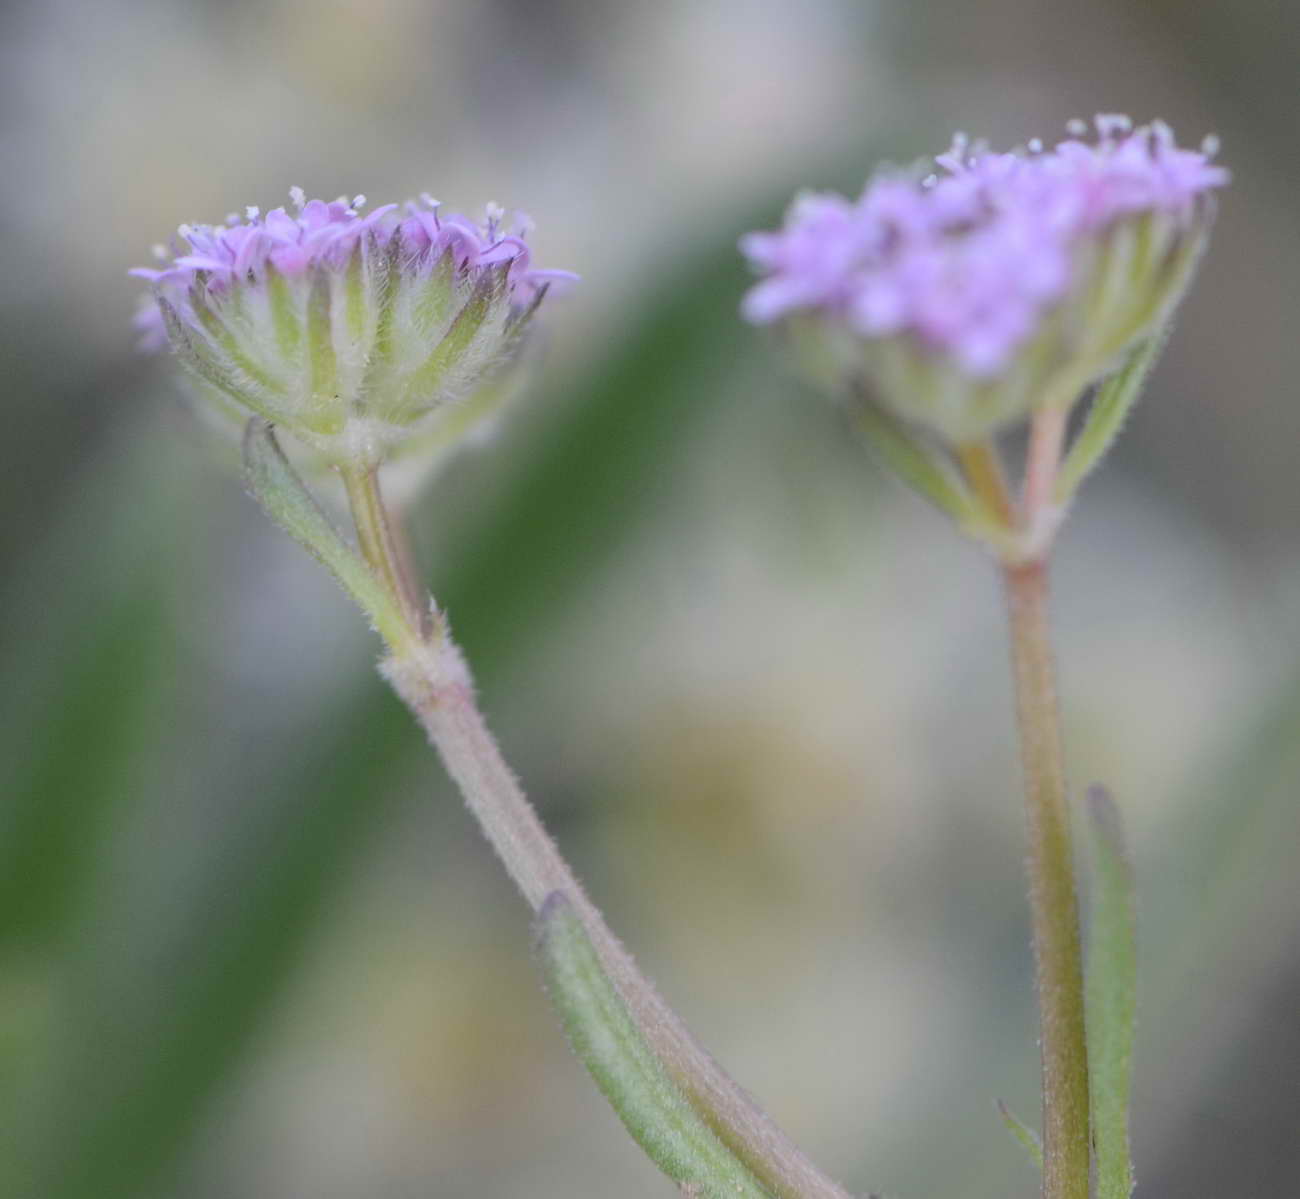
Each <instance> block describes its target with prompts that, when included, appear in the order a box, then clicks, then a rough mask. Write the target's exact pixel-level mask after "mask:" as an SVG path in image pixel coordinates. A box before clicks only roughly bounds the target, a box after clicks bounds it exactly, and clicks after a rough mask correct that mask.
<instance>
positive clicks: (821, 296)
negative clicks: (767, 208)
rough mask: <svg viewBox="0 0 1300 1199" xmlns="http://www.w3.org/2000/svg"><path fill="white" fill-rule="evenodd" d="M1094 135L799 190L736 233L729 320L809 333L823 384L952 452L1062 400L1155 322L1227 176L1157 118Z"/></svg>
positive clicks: (1205, 152) (1179, 282)
mask: <svg viewBox="0 0 1300 1199" xmlns="http://www.w3.org/2000/svg"><path fill="white" fill-rule="evenodd" d="M1096 130H1097V137H1096V140H1095V141H1085V140H1083V137H1084V135H1085V133H1086V128H1085V127H1084V126H1083V125H1082V123H1081V122H1071V126H1070V132H1071V134H1072V136H1071V137H1070V139H1069V140H1067V141H1064V142H1062V143H1060V144H1059V145H1058V146H1057V147H1056V148H1055V149H1054V150H1050V151H1045V150H1044V149H1043V147H1042V145H1041V144H1040V143H1038V142H1031V143H1030V145H1029V146H1028V147H1027V148H1026V149H1024V150H1018V151H1015V152H1012V153H1005V154H1002V153H994V152H992V151H990V150H988V149H987V148H986V147H985V146H983V145H974V146H971V145H969V144H968V143H967V142H966V140H965V138H963V137H961V136H960V135H959V136H958V137H957V138H956V139H955V141H954V144H953V147H952V149H951V150H949V151H948V152H947V153H946V154H942V155H940V156H939V157H938V158H937V159H936V160H935V162H936V164H937V167H938V168H939V169H938V172H936V173H933V174H925V173H924V172H923V171H922V170H913V171H889V172H884V173H881V174H879V175H877V176H876V177H875V178H874V179H873V180H871V182H869V183H868V185H867V187H866V190H865V191H864V192H863V194H862V196H861V197H860V198H859V199H858V200H857V201H856V202H854V201H850V200H847V199H845V198H844V197H842V196H837V195H825V194H809V195H804V196H801V197H799V198H798V199H797V200H796V201H795V203H794V205H793V207H792V208H791V210H790V213H789V215H788V216H787V218H786V223H785V226H784V228H782V229H781V230H779V231H777V232H774V233H751V234H748V235H747V236H746V237H744V238H743V239H742V240H741V249H742V250H743V252H744V253H745V255H746V256H747V257H748V258H749V260H750V262H751V264H752V265H753V266H754V268H755V269H756V271H757V272H758V273H759V275H760V276H761V278H760V281H759V282H758V283H757V284H756V285H755V286H754V287H753V288H752V289H751V290H750V292H749V293H748V294H747V295H746V296H745V299H744V302H743V307H742V311H743V313H744V315H745V316H746V317H747V318H748V319H749V320H751V321H753V322H755V323H757V324H769V323H774V322H782V323H785V324H786V325H788V326H790V327H791V328H793V329H795V330H796V331H799V332H802V333H804V334H809V335H811V336H812V338H813V339H814V340H815V341H816V342H817V343H818V344H817V346H816V347H815V352H816V354H818V355H821V356H822V357H823V358H825V357H826V356H827V355H829V356H830V357H831V358H832V359H833V360H834V366H833V367H832V368H831V369H832V373H833V374H834V375H836V376H837V377H842V376H843V375H844V374H845V371H846V370H847V371H848V372H849V373H850V374H853V375H855V376H857V379H858V383H859V385H861V386H866V387H868V388H869V389H870V390H871V391H872V393H873V394H874V395H875V396H876V397H877V398H878V399H880V401H881V402H883V403H885V404H887V405H888V406H890V407H892V408H894V409H895V410H896V411H898V412H899V413H900V414H901V415H904V416H907V417H909V418H911V419H918V420H921V421H923V422H924V423H927V424H929V425H931V426H932V427H933V428H935V429H936V431H938V432H940V433H942V434H943V435H945V436H946V437H948V438H949V439H950V440H953V441H962V440H968V439H971V438H974V437H978V436H982V435H983V434H985V433H987V432H988V431H990V430H992V429H994V428H996V427H997V426H999V425H1002V424H1005V423H1007V422H1009V421H1011V420H1015V419H1017V418H1018V417H1020V416H1022V415H1024V414H1025V413H1026V412H1028V411H1029V410H1030V409H1031V408H1033V407H1036V406H1038V405H1040V404H1047V403H1058V404H1069V403H1072V402H1073V400H1074V399H1076V398H1077V396H1078V395H1079V394H1080V393H1081V392H1082V391H1083V390H1085V389H1086V388H1087V386H1088V385H1089V384H1090V383H1091V382H1094V381H1095V380H1096V379H1097V378H1099V377H1100V376H1102V375H1104V374H1106V373H1107V372H1108V371H1110V370H1112V369H1114V367H1115V366H1116V365H1117V364H1118V363H1119V362H1120V361H1121V360H1122V359H1123V356H1124V354H1125V353H1126V352H1127V351H1128V350H1130V349H1131V348H1132V347H1133V346H1134V345H1135V344H1137V343H1138V342H1141V341H1143V340H1145V339H1146V338H1147V337H1149V336H1151V335H1152V333H1153V332H1154V331H1155V330H1156V329H1157V328H1159V327H1160V326H1161V325H1162V324H1163V323H1164V322H1165V321H1166V320H1167V319H1168V316H1169V314H1170V312H1171V311H1172V309H1173V307H1174V305H1175V304H1176V303H1177V301H1178V299H1179V298H1180V297H1181V295H1182V292H1183V290H1184V289H1185V287H1186V284H1187V282H1188V280H1189V278H1190V275H1191V270H1192V267H1193V266H1194V265H1195V262H1196V259H1197V257H1198V256H1199V253H1200V250H1201V248H1202V247H1203V245H1204V242H1205V237H1206V234H1207V232H1208V228H1209V224H1210V218H1211V216H1212V212H1213V199H1212V195H1211V193H1212V192H1213V191H1214V189H1216V188H1218V187H1221V186H1222V185H1223V184H1225V183H1226V182H1227V180H1228V173H1227V171H1225V170H1224V169H1223V168H1222V167H1219V166H1216V165H1215V164H1214V163H1213V162H1212V161H1211V155H1212V153H1213V146H1212V145H1210V144H1208V143H1207V145H1206V146H1205V147H1204V148H1203V149H1202V150H1200V151H1194V150H1184V149H1180V148H1179V147H1178V146H1177V145H1176V144H1175V142H1174V139H1173V134H1172V133H1171V131H1170V130H1169V128H1168V126H1166V125H1164V124H1162V123H1160V122H1156V123H1154V124H1152V125H1149V126H1145V127H1143V128H1140V129H1133V128H1132V126H1131V124H1130V122H1129V121H1128V120H1127V119H1126V118H1124V117H1119V116H1099V117H1098V118H1097V119H1096Z"/></svg>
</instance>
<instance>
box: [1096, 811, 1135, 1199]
mask: <svg viewBox="0 0 1300 1199" xmlns="http://www.w3.org/2000/svg"><path fill="white" fill-rule="evenodd" d="M1088 817H1089V819H1088V828H1089V833H1090V840H1091V842H1092V872H1093V887H1092V920H1091V926H1090V928H1089V932H1088V962H1087V975H1086V980H1085V988H1086V1016H1087V1029H1088V1080H1089V1088H1090V1091H1091V1096H1092V1128H1093V1149H1094V1152H1095V1153H1096V1161H1097V1199H1129V1196H1130V1195H1131V1194H1132V1192H1133V1166H1132V1161H1131V1158H1130V1154H1129V1131H1128V1125H1129V1112H1128V1109H1129V1090H1130V1084H1131V1079H1132V1060H1133V1025H1134V1018H1135V1016H1136V1013H1137V951H1136V942H1135V933H1134V910H1133V908H1134V905H1133V871H1132V868H1131V866H1130V865H1129V862H1128V859H1127V857H1126V855H1125V851H1124V843H1123V835H1122V832H1121V827H1120V817H1119V809H1118V808H1117V807H1116V806H1115V802H1114V800H1112V799H1111V797H1110V795H1109V794H1108V793H1107V792H1106V791H1105V790H1104V789H1103V788H1101V787H1093V788H1091V789H1090V790H1089V792H1088Z"/></svg>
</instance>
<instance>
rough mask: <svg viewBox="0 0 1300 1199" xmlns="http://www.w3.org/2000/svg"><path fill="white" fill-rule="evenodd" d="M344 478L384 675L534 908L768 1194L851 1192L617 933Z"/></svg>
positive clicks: (835, 1195) (366, 506)
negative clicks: (555, 903) (551, 915)
mask: <svg viewBox="0 0 1300 1199" xmlns="http://www.w3.org/2000/svg"><path fill="white" fill-rule="evenodd" d="M341 473H342V475H343V481H344V484H345V486H346V488H347V493H348V499H349V502H350V504H351V506H352V513H353V517H354V520H355V522H356V527H357V540H358V543H359V545H360V548H361V551H362V554H363V555H364V557H365V559H366V562H367V563H368V565H369V566H370V569H371V570H372V571H373V572H374V574H375V576H376V577H377V578H378V579H379V580H380V582H381V583H382V584H383V586H384V587H385V588H386V589H387V590H388V591H390V593H391V594H393V595H394V596H396V597H397V598H398V599H399V601H400V604H401V607H402V611H403V615H404V617H405V624H406V630H404V632H403V635H401V636H399V637H393V636H388V642H389V651H390V652H389V655H388V657H387V658H385V659H384V661H383V663H382V664H381V669H382V671H383V674H384V676H385V677H386V678H387V679H388V681H389V682H390V683H391V684H392V686H393V688H394V690H395V691H396V692H397V694H398V695H399V696H400V697H401V699H402V700H403V701H404V702H405V703H406V705H407V707H409V708H410V710H411V712H412V713H413V714H414V716H415V718H416V719H417V720H418V721H419V722H420V724H421V725H422V726H423V727H424V730H425V732H426V733H427V734H428V736H429V740H430V742H431V743H432V744H433V746H434V748H435V749H436V750H437V751H438V753H439V755H440V756H441V758H442V761H443V763H444V765H445V766H446V768H447V772H448V773H449V774H450V775H451V777H452V779H453V780H454V781H455V783H456V784H457V786H458V787H459V788H460V790H461V793H462V794H463V795H464V797H465V801H466V803H467V804H468V806H469V808H470V810H471V812H472V813H473V814H474V816H475V817H476V818H477V819H478V822H479V824H480V826H481V827H482V829H483V832H484V833H485V834H486V836H487V839H488V841H489V842H490V843H491V844H492V847H493V848H494V849H495V850H496V852H497V854H498V856H499V857H500V858H501V861H502V862H503V863H504V864H505V867H506V870H507V872H508V873H509V874H510V877H511V878H512V879H513V880H514V882H515V884H516V885H517V886H518V887H519V890H520V891H521V892H522V893H523V896H524V898H525V899H526V900H527V901H528V904H529V906H530V907H531V908H532V909H533V910H534V911H537V910H539V909H540V908H541V906H542V904H543V902H544V901H545V899H546V897H547V896H548V895H550V894H551V893H552V892H556V891H558V892H561V893H562V894H563V895H564V896H565V897H566V898H567V899H568V900H569V902H570V903H571V904H572V905H573V908H574V910H575V911H576V912H577V913H578V915H579V917H580V918H581V920H582V922H583V925H584V927H585V928H586V930H587V935H588V936H589V937H590V939H591V941H592V943H593V945H594V946H595V949H596V952H597V954H598V955H599V957H600V960H601V963H602V965H603V967H604V969H605V970H606V972H607V973H608V974H609V977H610V979H611V981H612V982H613V983H614V985H615V987H617V989H618V992H619V994H620V996H621V997H622V999H623V1002H624V1003H626V1004H627V1006H628V1009H629V1011H630V1012H631V1015H632V1017H633V1019H634V1020H635V1021H636V1023H637V1025H638V1027H639V1028H640V1030H641V1033H642V1035H643V1036H644V1037H645V1038H646V1039H647V1041H648V1042H649V1043H650V1045H651V1046H652V1048H653V1050H654V1051H655V1053H656V1055H657V1056H658V1057H659V1059H660V1061H661V1062H662V1064H663V1066H664V1068H665V1069H666V1070H667V1072H668V1074H669V1076H670V1077H671V1078H672V1079H673V1081H674V1082H675V1083H676V1084H677V1086H678V1087H680V1088H681V1090H682V1091H683V1092H684V1093H685V1095H686V1097H687V1099H688V1101H689V1102H690V1103H691V1105H692V1107H694V1108H695V1110H696V1111H697V1112H698V1113H699V1115H700V1116H701V1117H702V1118H703V1119H704V1120H705V1122H706V1123H707V1124H708V1125H709V1126H710V1127H711V1128H712V1129H713V1131H714V1132H715V1133H716V1134H717V1136H718V1137H719V1138H720V1139H721V1140H722V1141H723V1142H724V1143H725V1144H726V1145H727V1146H728V1147H729V1148H730V1149H731V1151H732V1152H733V1153H734V1154H735V1155H736V1156H737V1157H738V1158H739V1159H740V1160H741V1161H742V1162H743V1163H744V1165H745V1166H746V1167H747V1168H748V1169H749V1170H750V1171H751V1172H752V1173H753V1175H754V1176H755V1178H757V1179H758V1181H759V1182H760V1183H761V1184H762V1185H763V1186H764V1187H765V1188H766V1189H767V1190H768V1191H770V1192H771V1193H772V1194H773V1195H774V1196H776V1197H777V1199H849V1196H848V1193H847V1192H846V1191H844V1190H843V1189H842V1188H841V1187H839V1186H838V1185H837V1184H836V1183H834V1182H832V1181H831V1180H830V1179H829V1178H827V1177H826V1176H825V1175H824V1174H822V1173H821V1172H820V1171H819V1170H818V1169H817V1168H816V1166H814V1165H813V1164H812V1162H810V1161H809V1160H808V1158H807V1157H805V1156H804V1154H803V1153H802V1152H801V1151H800V1150H799V1148H798V1147H797V1146H796V1145H795V1144H794V1143H793V1142H792V1141H791V1140H790V1139H789V1138H788V1137H787V1136H786V1135H785V1133H783V1132H782V1131H781V1130H780V1129H779V1128H778V1127H777V1126H776V1125H775V1124H774V1123H773V1122H772V1120H771V1118H770V1117H769V1116H768V1115H767V1114H766V1113H765V1112H764V1111H763V1110H762V1108H760V1107H759V1106H758V1105H757V1104H756V1103H755V1102H754V1101H753V1099H751V1098H750V1097H749V1095H747V1094H746V1093H745V1091H744V1090H743V1089H742V1088H741V1087H740V1086H738V1085H737V1084H736V1083H735V1082H734V1081H733V1080H732V1079H731V1078H730V1077H729V1076H728V1075H727V1073H726V1072H725V1071H724V1070H723V1069H722V1068H721V1067H720V1066H719V1065H718V1064H717V1062H715V1061H714V1060H713V1058H712V1057H711V1056H710V1055H709V1054H708V1052H707V1051H706V1050H705V1049H703V1047H701V1046H700V1045H699V1043H698V1042H697V1041H696V1040H695V1039H694V1038H693V1037H692V1036H691V1034H690V1032H689V1030H688V1029H687V1028H686V1026H685V1025H684V1024H683V1023H682V1021H681V1019H680V1018H679V1017H678V1016H677V1014H676V1013H675V1012H674V1011H673V1010H672V1009H671V1008H670V1007H669V1006H668V1005H667V1004H666V1003H665V1002H664V1001H663V999H662V998H661V997H660V995H659V993H658V992H657V991H656V990H655V988H654V986H653V985H652V984H651V983H650V982H649V981H648V980H647V979H646V978H645V977H644V976H643V975H642V974H641V972H640V971H639V970H638V969H637V966H636V963H635V962H634V961H633V960H632V957H631V955H630V954H629V953H628V952H627V950H626V949H624V948H623V946H622V944H621V943H620V942H619V940H618V938H617V937H615V936H614V934H613V933H612V932H611V931H610V929H609V927H608V925H606V923H605V920H604V918H603V917H602V916H601V914H600V912H599V911H598V910H597V908H596V906H595V905H594V904H593V903H592V902H591V900H590V899H588V898H587V895H586V892H585V891H584V890H583V888H582V885H581V883H579V882H578V880H577V878H576V877H575V876H574V874H573V871H572V870H570V868H569V866H568V863H566V862H565V860H564V858H563V857H562V856H561V855H560V851H559V849H558V848H557V847H556V845H555V842H554V841H552V840H551V838H550V836H549V835H548V834H547V832H546V830H545V828H543V826H542V823H541V821H540V819H539V818H538V816H537V813H536V811H535V810H534V809H533V807H532V805H531V804H530V803H529V802H528V800H527V798H526V797H525V795H524V793H523V790H522V788H521V787H520V785H519V782H518V780H517V779H516V778H515V776H514V774H513V773H512V772H511V770H510V768H509V767H508V766H507V765H506V763H505V760H504V759H503V758H502V756H501V751H500V750H499V749H498V748H497V744H496V741H495V740H494V739H493V737H492V734H491V732H490V731H489V730H488V727H487V724H486V722H485V721H484V719H483V716H482V714H481V713H480V712H479V710H478V706H477V704H476V702H475V699H474V687H473V682H472V680H471V678H470V674H469V670H468V668H467V666H466V665H465V662H464V659H463V658H462V656H461V654H460V651H459V649H458V648H457V647H456V645H455V644H454V643H453V642H452V640H451V636H450V633H449V631H448V629H447V625H446V622H445V620H443V619H441V617H439V616H437V615H436V614H433V608H432V605H431V603H430V601H429V598H428V596H427V595H425V594H424V593H423V591H422V589H421V588H420V587H419V585H418V584H417V583H416V581H415V579H414V574H413V571H412V570H411V566H410V556H409V551H408V550H407V549H406V542H405V538H404V535H403V532H402V529H401V528H400V525H399V524H398V523H397V522H396V521H395V520H394V519H393V518H392V517H391V515H390V514H389V512H388V511H387V509H386V508H385V506H384V502H383V499H382V496H381V495H380V491H379V481H378V477H377V475H376V473H375V472H374V471H347V470H344V471H342V472H341Z"/></svg>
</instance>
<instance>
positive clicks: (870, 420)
mask: <svg viewBox="0 0 1300 1199" xmlns="http://www.w3.org/2000/svg"><path fill="white" fill-rule="evenodd" d="M853 415H854V418H855V419H856V421H857V424H858V428H859V429H861V430H862V432H863V433H864V434H865V435H866V438H867V440H868V441H869V442H870V443H871V444H872V446H874V447H875V449H876V451H877V452H878V453H879V454H880V456H881V457H882V458H883V459H884V460H885V464H886V465H887V466H888V467H889V468H890V469H891V470H893V471H894V473H895V474H897V475H898V476H899V477H900V478H901V479H902V480H903V481H904V482H905V483H907V484H909V485H910V486H911V487H914V488H915V489H916V490H917V491H919V492H920V493H921V494H922V495H923V496H925V497H926V499H928V500H929V501H930V502H931V503H933V504H935V505H937V506H938V507H939V508H941V509H942V510H943V511H944V512H946V513H948V515H949V516H951V517H952V518H953V519H954V520H956V521H958V522H960V523H965V522H966V521H968V520H969V519H970V517H971V515H972V509H973V508H974V501H973V499H972V497H971V495H970V493H969V492H968V491H967V490H966V487H965V485H964V484H963V483H962V482H961V480H960V479H959V478H958V476H957V472H956V471H955V470H954V469H953V468H952V466H951V465H950V464H949V463H948V462H947V461H946V460H945V459H943V458H941V457H940V456H939V455H938V453H936V452H935V451H934V450H933V449H931V448H930V447H929V446H928V445H926V443H925V442H924V441H922V440H921V439H920V438H919V437H918V436H917V435H916V434H914V433H913V432H912V431H911V430H910V429H909V428H908V427H907V426H906V425H905V424H904V423H903V422H902V421H901V420H899V419H898V418H897V417H895V416H893V415H891V414H890V413H888V412H886V411H885V410H884V409H883V408H881V407H880V406H879V405H878V404H873V403H872V402H871V401H870V400H864V401H862V402H861V403H859V404H857V405H856V406H855V407H854V409H853Z"/></svg>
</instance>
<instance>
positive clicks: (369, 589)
mask: <svg viewBox="0 0 1300 1199" xmlns="http://www.w3.org/2000/svg"><path fill="white" fill-rule="evenodd" d="M244 477H245V478H246V479H247V481H248V487H249V490H250V491H251V492H252V493H253V498H254V499H256V500H257V502H258V503H259V504H261V505H262V507H263V508H264V509H265V510H266V514H267V515H268V516H269V517H270V518H271V519H272V520H273V521H275V523H276V524H278V525H279V526H280V527H281V528H282V529H283V530H284V531H285V532H286V533H288V534H289V536H290V537H292V538H293V539H294V540H295V541H296V542H297V543H298V544H299V545H301V546H302V547H303V548H304V549H305V550H306V551H307V552H308V553H309V554H311V555H312V557H313V558H315V559H316V560H317V561H318V562H320V563H321V564H322V565H324V566H325V567H327V568H328V569H329V571H330V573H331V574H333V576H334V577H335V578H336V579H337V580H338V581H339V583H341V584H342V586H343V589H344V590H345V591H346V592H347V593H348V594H349V595H350V596H352V598H353V599H354V600H356V601H357V603H358V604H359V605H360V606H361V608H362V609H363V611H365V613H366V614H367V615H368V616H369V617H370V620H371V623H372V624H373V625H374V626H375V628H376V629H377V630H378V631H379V632H380V633H382V634H383V636H384V638H385V639H386V640H387V641H388V642H389V643H390V644H397V643H399V642H400V641H401V640H402V639H403V638H404V637H405V636H406V635H407V634H406V632H405V628H406V626H405V624H404V623H403V620H402V613H401V608H400V607H399V606H398V603H397V600H396V598H395V597H394V596H391V595H389V593H388V592H387V591H386V590H385V589H384V587H383V585H382V584H381V583H380V582H379V580H378V579H377V578H375V576H374V574H373V572H372V571H371V570H370V567H368V566H367V565H366V563H365V562H364V561H363V560H362V558H361V557H360V555H359V554H358V553H357V552H356V550H354V549H353V548H352V547H351V546H350V545H349V544H348V543H347V542H346V541H344V540H343V536H342V534H340V533H339V531H338V530H337V529H336V528H335V527H334V525H333V524H332V523H331V522H330V519H329V517H328V516H326V515H325V512H324V510H323V509H322V508H321V506H320V505H319V504H318V503H317V502H316V500H315V498H314V497H313V496H312V494H311V492H309V491H308V490H307V488H306V486H305V485H304V484H303V481H302V480H301V479H300V478H299V477H298V475H297V473H296V472H295V471H294V469H293V467H292V466H290V465H289V460H288V459H287V458H286V457H285V456H284V451H283V450H282V449H281V448H280V443H279V442H278V441H276V439H275V433H274V431H273V430H272V428H271V425H270V424H269V423H268V422H267V421H265V420H263V419H262V418H261V417H258V416H255V417H253V419H252V420H250V421H249V422H248V427H247V428H246V429H245V431H244Z"/></svg>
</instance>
